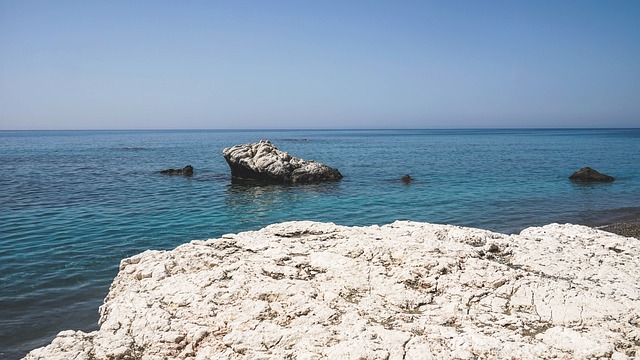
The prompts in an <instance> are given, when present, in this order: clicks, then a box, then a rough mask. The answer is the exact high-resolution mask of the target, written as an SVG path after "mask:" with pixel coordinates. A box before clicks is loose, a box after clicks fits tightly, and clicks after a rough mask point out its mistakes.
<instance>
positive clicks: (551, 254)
mask: <svg viewBox="0 0 640 360" xmlns="http://www.w3.org/2000/svg"><path fill="white" fill-rule="evenodd" d="M638 268H640V243H639V242H638V241H637V240H636V239H631V238H625V237H621V236H618V235H614V234H611V233H607V232H603V231H598V230H594V229H592V228H588V227H584V226H576V225H558V224H552V225H547V226H544V227H541V228H529V229H525V230H523V231H522V232H521V233H520V234H519V235H504V234H499V233H494V232H490V231H485V230H479V229H472V228H463V227H457V226H451V225H434V224H425V223H416V222H406V221H402V222H395V223H393V224H390V225H385V226H382V227H379V226H370V227H344V226H337V225H334V224H331V223H315V222H289V223H282V224H275V225H271V226H268V227H266V228H264V229H262V230H260V231H251V232H244V233H239V234H237V235H231V234H229V235H224V236H222V237H221V238H219V239H211V240H206V241H192V242H190V243H188V244H184V245H181V246H179V247H177V248H176V249H174V250H171V251H145V252H143V253H142V254H139V255H136V256H134V257H131V258H128V259H124V260H123V261H122V262H121V263H120V272H119V273H118V275H117V276H116V278H115V279H114V282H113V284H112V285H111V289H110V291H109V294H108V295H107V298H106V299H105V301H104V305H103V306H101V308H100V321H99V324H100V329H99V330H97V331H93V332H90V333H85V332H82V331H63V332H61V333H60V334H58V336H57V338H56V339H54V340H53V341H52V343H51V344H50V345H48V346H46V347H44V348H40V349H36V350H33V351H32V352H31V353H29V354H28V355H27V357H26V359H45V358H46V359H50V358H53V359H93V358H95V359H161V358H170V359H256V358H260V359H287V358H292V359H295V358H298V359H300V358H304V359H320V358H326V359H383V358H388V359H405V358H406V359H440V358H450V359H472V358H482V359H506V358H508V359H556V358H559V359H587V358H600V357H606V358H609V357H610V358H616V359H618V358H619V359H624V358H627V357H631V358H633V357H634V356H637V355H638V354H640V325H638V322H639V320H638V319H639V318H640V272H638V271H637V269H638Z"/></svg>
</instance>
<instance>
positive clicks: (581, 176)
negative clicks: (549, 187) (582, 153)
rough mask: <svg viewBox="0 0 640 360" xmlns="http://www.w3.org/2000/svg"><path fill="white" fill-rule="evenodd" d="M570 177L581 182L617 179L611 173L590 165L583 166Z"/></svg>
mask: <svg viewBox="0 0 640 360" xmlns="http://www.w3.org/2000/svg"><path fill="white" fill-rule="evenodd" d="M569 179H571V180H573V181H579V182H612V181H613V180H615V179H614V178H613V177H611V176H609V175H605V174H602V173H600V172H598V171H596V170H594V169H592V168H590V167H583V168H582V169H580V170H578V171H576V172H574V173H573V174H571V176H569Z"/></svg>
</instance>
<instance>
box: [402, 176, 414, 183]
mask: <svg viewBox="0 0 640 360" xmlns="http://www.w3.org/2000/svg"><path fill="white" fill-rule="evenodd" d="M400 180H402V182H403V183H405V184H408V183H410V182H412V181H413V178H412V177H411V176H409V175H405V176H403V177H401V178H400Z"/></svg>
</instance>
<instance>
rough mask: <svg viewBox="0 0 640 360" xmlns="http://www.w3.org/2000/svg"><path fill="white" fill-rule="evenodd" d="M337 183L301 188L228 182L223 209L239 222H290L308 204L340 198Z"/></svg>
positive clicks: (309, 185)
mask: <svg viewBox="0 0 640 360" xmlns="http://www.w3.org/2000/svg"><path fill="white" fill-rule="evenodd" d="M340 192H341V190H340V183H339V182H328V183H318V184H304V185H286V184H264V183H252V182H232V183H231V184H228V185H227V187H226V197H225V206H226V208H227V211H229V212H230V213H231V214H232V215H233V216H234V217H236V219H238V220H241V221H242V222H261V220H266V219H271V218H273V219H274V220H275V219H280V221H283V219H286V218H294V217H295V215H296V214H298V213H300V212H304V209H305V208H307V207H308V205H309V204H312V203H315V202H317V201H326V199H327V196H332V195H333V197H334V198H335V196H338V195H339V194H340Z"/></svg>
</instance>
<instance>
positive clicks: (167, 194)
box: [0, 129, 640, 358]
mask: <svg viewBox="0 0 640 360" xmlns="http://www.w3.org/2000/svg"><path fill="white" fill-rule="evenodd" d="M260 139H270V140H271V141H273V142H274V143H275V144H276V145H277V146H278V147H279V148H280V149H282V150H284V151H288V152H289V153H291V154H292V155H294V156H298V157H302V158H307V159H313V160H317V161H321V162H324V163H326V164H328V165H330V166H333V167H337V168H338V169H339V170H340V171H341V172H342V174H343V175H344V176H345V177H344V179H343V180H341V181H339V182H335V183H326V184H317V185H305V186H278V185H272V186H256V185H253V186H249V185H237V184H231V180H230V177H229V170H228V166H227V164H226V163H225V161H224V159H223V158H222V156H221V152H222V149H223V148H225V147H228V146H232V145H236V144H239V143H246V142H253V141H257V140H260ZM639 154H640V129H610V130H375V131H373V130H372V131H361V130H358V131H99V132H95V131H55V132H48V131H43V132H38V131H36V132H0V203H1V204H2V206H1V207H0V229H1V232H0V260H1V261H0V358H3V357H4V358H16V357H20V356H22V355H24V354H25V353H26V352H27V351H28V350H30V349H32V348H35V347H38V346H42V345H43V344H45V343H47V342H49V341H51V339H52V337H53V336H55V334H56V333H57V332H59V331H61V330H65V329H84V330H92V329H95V328H96V327H97V324H96V323H97V319H98V306H99V305H100V304H101V303H102V299H103V298H104V296H105V295H106V292H107V290H108V288H109V284H110V283H111V281H112V280H113V277H114V276H115V275H116V273H117V268H118V264H119V262H120V260H121V259H122V258H124V257H128V256H132V255H134V254H136V253H139V252H141V251H144V250H146V249H170V248H174V247H176V246H177V245H179V244H181V243H184V242H188V241H189V240H192V239H207V238H212V237H218V236H220V235H222V234H224V233H229V232H239V231H244V230H254V229H259V228H261V227H263V226H266V225H268V224H270V223H274V222H281V221H288V220H318V221H332V222H335V223H338V224H344V225H370V224H385V223H390V222H393V221H395V220H397V219H408V220H415V221H426V222H434V223H449V224H457V225H465V226H474V227H482V228H487V229H491V230H496V231H501V232H517V231H519V230H521V229H522V228H524V227H527V226H535V225H542V224H546V223H550V222H574V223H590V222H595V221H597V220H598V219H597V215H594V214H598V213H599V212H601V211H605V210H613V211H614V212H615V211H617V210H618V209H623V208H629V207H638V206H640V165H639V164H640V161H639V160H640V159H639ZM186 164H191V165H193V167H194V172H195V175H194V176H193V177H192V178H185V177H182V176H164V175H161V174H159V171H160V170H162V169H166V168H182V167H183V166H184V165H186ZM583 166H591V167H593V168H595V169H597V170H599V171H601V172H603V173H606V174H609V175H612V176H614V177H616V178H617V179H618V180H617V181H616V182H614V183H611V184H598V185H579V184H574V183H571V182H570V181H569V180H568V179H567V178H568V176H569V175H570V174H571V173H572V172H573V171H576V170H578V169H579V168H581V167H583ZM404 174H410V175H411V176H412V177H413V178H414V179H415V181H414V182H412V183H411V184H409V185H405V184H403V183H402V182H401V181H399V180H398V179H399V178H400V177H401V176H402V175H404Z"/></svg>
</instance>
